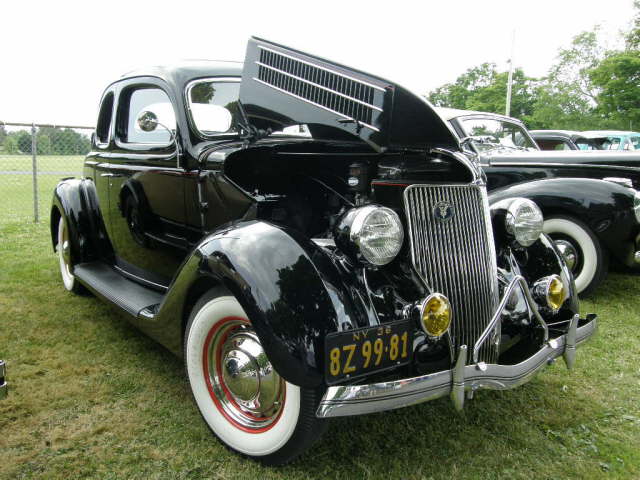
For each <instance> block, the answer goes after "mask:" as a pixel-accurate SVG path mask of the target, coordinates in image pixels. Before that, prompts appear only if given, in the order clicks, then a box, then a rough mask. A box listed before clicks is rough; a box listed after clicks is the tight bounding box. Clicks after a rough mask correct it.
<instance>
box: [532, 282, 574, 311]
mask: <svg viewBox="0 0 640 480" xmlns="http://www.w3.org/2000/svg"><path fill="white" fill-rule="evenodd" d="M532 292H533V296H534V298H536V300H537V301H538V302H539V303H542V304H543V306H545V307H548V308H550V309H551V310H552V311H554V312H557V311H558V310H559V309H560V307H562V304H563V303H564V302H565V300H566V299H567V296H568V295H569V292H568V290H567V287H566V286H565V284H564V282H563V281H562V279H561V278H560V277H559V276H558V275H549V276H548V277H544V278H541V279H540V280H538V281H537V282H536V283H535V284H534V285H533V290H532Z"/></svg>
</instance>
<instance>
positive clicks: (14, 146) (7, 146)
mask: <svg viewBox="0 0 640 480" xmlns="http://www.w3.org/2000/svg"><path fill="white" fill-rule="evenodd" d="M4 153H7V154H9V155H15V154H16V153H20V150H19V149H18V142H17V140H16V139H15V137H14V136H12V135H7V137H6V138H5V139H4Z"/></svg>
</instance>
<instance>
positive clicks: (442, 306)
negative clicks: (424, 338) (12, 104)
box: [420, 293, 451, 337]
mask: <svg viewBox="0 0 640 480" xmlns="http://www.w3.org/2000/svg"><path fill="white" fill-rule="evenodd" d="M449 325H451V304H450V303H449V300H448V299H447V297H445V296H444V295H442V294H441V293H432V294H431V295H429V296H428V297H427V298H426V300H425V301H424V302H423V304H422V311H421V312H420V326H421V327H422V330H424V331H425V332H426V333H427V335H430V336H432V337H441V336H442V335H444V333H445V332H446V331H447V330H449Z"/></svg>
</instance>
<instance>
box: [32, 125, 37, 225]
mask: <svg viewBox="0 0 640 480" xmlns="http://www.w3.org/2000/svg"><path fill="white" fill-rule="evenodd" d="M37 148H38V142H37V141H36V124H35V123H32V124H31V171H32V172H33V221H34V222H35V223H38V160H37V158H36V150H37Z"/></svg>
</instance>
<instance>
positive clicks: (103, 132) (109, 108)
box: [96, 92, 113, 144]
mask: <svg viewBox="0 0 640 480" xmlns="http://www.w3.org/2000/svg"><path fill="white" fill-rule="evenodd" d="M112 113H113V92H109V93H107V94H106V95H105V96H104V98H103V99H102V104H101V105H100V112H99V113H98V124H97V125H96V138H97V140H98V143H103V144H104V143H107V142H108V141H109V128H110V127H111V115H112Z"/></svg>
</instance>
